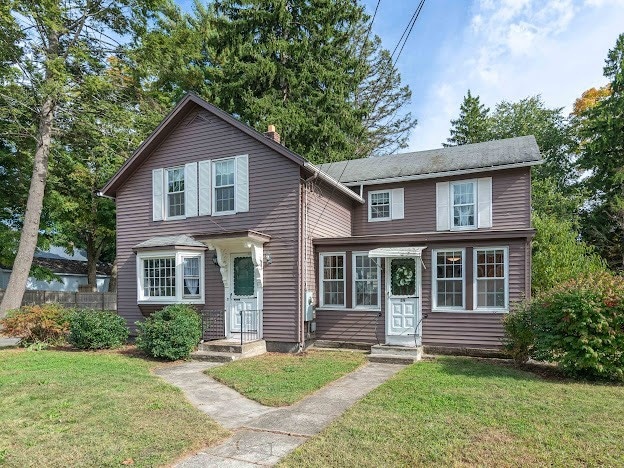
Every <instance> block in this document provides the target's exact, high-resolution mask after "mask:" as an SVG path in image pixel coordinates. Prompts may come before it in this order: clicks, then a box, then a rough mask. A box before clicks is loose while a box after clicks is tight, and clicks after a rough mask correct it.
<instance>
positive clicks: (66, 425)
mask: <svg viewBox="0 0 624 468" xmlns="http://www.w3.org/2000/svg"><path fill="white" fill-rule="evenodd" d="M154 365H155V363H154V362H150V361H146V360H143V359H138V358H133V357H128V356H125V355H122V354H120V353H119V352H117V353H113V352H97V353H96V352H75V351H74V352H72V351H47V350H44V351H39V352H32V351H28V350H10V351H0V408H2V411H0V465H2V466H9V467H23V466H46V467H66V466H85V467H96V466H97V467H100V466H122V464H123V463H124V462H125V463H126V464H133V465H135V466H158V465H165V464H169V463H172V462H173V461H175V460H176V459H178V458H179V457H181V456H183V455H185V454H187V453H189V452H191V451H194V450H198V449H200V448H202V447H205V446H209V445H212V444H215V443H217V441H219V440H220V439H222V438H224V437H225V436H227V431H225V430H224V429H222V428H221V427H220V426H218V425H217V424H216V423H215V422H214V421H212V420H211V419H210V418H209V417H208V416H206V415H205V414H204V413H202V412H200V411H199V410H197V409H195V408H193V407H192V406H191V404H190V403H188V401H187V400H186V399H185V398H184V396H183V394H182V392H181V391H180V390H178V389H177V388H175V387H173V386H171V385H169V384H167V383H166V382H164V381H162V380H161V379H160V378H158V377H157V376H155V375H153V374H151V372H150V368H151V367H153V366H154Z"/></svg>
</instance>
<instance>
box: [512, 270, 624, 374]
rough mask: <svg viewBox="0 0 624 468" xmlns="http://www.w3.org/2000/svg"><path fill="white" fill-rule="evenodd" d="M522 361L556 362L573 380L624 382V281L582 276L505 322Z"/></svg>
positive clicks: (528, 304) (605, 276) (527, 304)
mask: <svg viewBox="0 0 624 468" xmlns="http://www.w3.org/2000/svg"><path fill="white" fill-rule="evenodd" d="M505 331H506V344H505V346H506V348H507V349H508V350H509V351H511V352H512V354H514V356H515V357H517V358H518V359H519V360H524V358H525V357H526V358H528V357H531V358H533V359H537V360H542V361H548V362H556V363H557V364H558V365H559V367H560V368H561V369H562V370H563V371H564V373H565V374H566V375H568V376H570V377H577V378H579V377H580V378H588V379H605V380H616V381H624V278H622V277H620V276H615V275H612V274H609V273H602V274H593V275H587V276H583V277H580V278H578V279H575V280H572V281H568V282H566V283H563V284H561V285H559V286H556V287H554V288H552V289H551V290H549V291H548V292H545V293H543V294H540V295H539V296H537V297H536V298H535V299H533V300H531V301H529V302H525V303H524V304H522V305H521V306H520V307H519V308H517V309H516V310H515V311H513V312H512V313H511V314H509V316H508V317H507V318H506V320H505Z"/></svg>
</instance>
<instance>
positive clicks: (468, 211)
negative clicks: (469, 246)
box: [451, 181, 477, 229]
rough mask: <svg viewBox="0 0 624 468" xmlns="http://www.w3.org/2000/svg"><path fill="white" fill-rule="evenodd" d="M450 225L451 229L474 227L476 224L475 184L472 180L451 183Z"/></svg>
mask: <svg viewBox="0 0 624 468" xmlns="http://www.w3.org/2000/svg"><path fill="white" fill-rule="evenodd" d="M451 202H452V207H451V208H452V210H451V223H452V224H451V226H452V228H453V229H474V228H475V227H476V225H477V221H476V220H477V215H476V211H477V210H476V204H477V184H476V182H474V181H461V182H452V183H451Z"/></svg>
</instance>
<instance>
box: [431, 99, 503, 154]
mask: <svg viewBox="0 0 624 468" xmlns="http://www.w3.org/2000/svg"><path fill="white" fill-rule="evenodd" d="M489 112H490V109H489V108H487V107H485V105H483V104H481V101H480V99H479V96H473V95H472V94H471V93H470V90H468V93H467V94H466V96H464V100H463V102H462V103H461V106H460V108H459V117H458V118H457V119H455V120H451V136H450V137H449V138H447V139H446V143H442V145H444V146H459V145H467V144H470V143H479V142H482V141H487V140H491V139H492V138H490V132H489V126H490V122H489V120H488V114H489Z"/></svg>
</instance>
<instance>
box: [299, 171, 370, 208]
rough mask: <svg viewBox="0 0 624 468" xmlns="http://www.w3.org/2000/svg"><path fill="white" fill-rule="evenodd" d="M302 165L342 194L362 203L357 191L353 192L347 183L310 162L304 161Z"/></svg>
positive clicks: (362, 200)
mask: <svg viewBox="0 0 624 468" xmlns="http://www.w3.org/2000/svg"><path fill="white" fill-rule="evenodd" d="M304 167H305V168H306V169H309V170H310V171H312V172H313V173H314V174H315V175H317V176H318V177H319V178H320V179H322V180H323V181H325V182H327V183H328V184H329V185H332V186H333V187H335V188H336V189H337V190H338V191H339V192H341V193H343V194H344V195H347V196H348V197H349V198H351V199H352V200H355V201H356V202H358V203H360V204H364V199H363V198H362V197H360V196H359V195H358V194H357V193H355V192H354V191H353V190H351V189H350V188H348V187H347V184H343V183H341V182H338V181H337V180H336V179H334V178H333V177H332V176H330V175H329V174H327V173H326V172H323V171H322V170H321V169H319V168H318V167H316V166H315V165H314V164H312V163H310V162H307V161H306V162H305V164H304ZM354 185H359V184H354Z"/></svg>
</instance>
